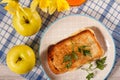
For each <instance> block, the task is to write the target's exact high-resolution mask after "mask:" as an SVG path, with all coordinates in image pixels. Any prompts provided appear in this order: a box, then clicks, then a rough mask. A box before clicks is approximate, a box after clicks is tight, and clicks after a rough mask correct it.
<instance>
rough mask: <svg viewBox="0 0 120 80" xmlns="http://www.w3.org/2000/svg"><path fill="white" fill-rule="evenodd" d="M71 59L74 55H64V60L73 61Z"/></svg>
mask: <svg viewBox="0 0 120 80" xmlns="http://www.w3.org/2000/svg"><path fill="white" fill-rule="evenodd" d="M71 60H72V57H71V55H70V54H68V55H65V56H64V59H63V62H68V61H71Z"/></svg>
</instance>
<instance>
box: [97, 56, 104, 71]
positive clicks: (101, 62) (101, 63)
mask: <svg viewBox="0 0 120 80" xmlns="http://www.w3.org/2000/svg"><path fill="white" fill-rule="evenodd" d="M105 61H106V57H103V58H102V59H99V60H97V61H96V64H97V67H96V68H98V69H100V70H103V69H104V67H105Z"/></svg>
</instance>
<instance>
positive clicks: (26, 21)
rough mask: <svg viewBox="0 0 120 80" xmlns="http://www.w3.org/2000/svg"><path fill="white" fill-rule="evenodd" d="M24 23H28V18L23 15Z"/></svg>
mask: <svg viewBox="0 0 120 80" xmlns="http://www.w3.org/2000/svg"><path fill="white" fill-rule="evenodd" d="M23 18H24V20H25V23H27V24H29V20H28V19H26V18H25V16H23Z"/></svg>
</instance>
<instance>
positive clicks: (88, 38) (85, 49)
mask: <svg viewBox="0 0 120 80" xmlns="http://www.w3.org/2000/svg"><path fill="white" fill-rule="evenodd" d="M103 55H104V50H103V49H102V47H101V46H100V44H99V42H98V40H97V39H96V37H95V34H94V32H93V31H92V30H91V29H85V30H83V31H80V32H79V33H77V34H75V35H73V36H70V37H68V38H66V39H64V40H62V41H60V42H58V43H56V44H54V45H52V46H50V47H49V48H48V65H49V68H50V69H51V71H52V72H53V73H55V74H61V73H65V72H68V71H71V70H75V69H77V68H79V67H80V66H82V65H84V64H86V63H88V62H91V61H94V60H96V59H99V58H100V57H101V56H103Z"/></svg>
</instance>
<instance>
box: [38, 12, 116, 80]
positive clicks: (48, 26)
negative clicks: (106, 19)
mask: <svg viewBox="0 0 120 80" xmlns="http://www.w3.org/2000/svg"><path fill="white" fill-rule="evenodd" d="M71 16H84V17H87V18H90V19H93V20H95V21H97V22H98V23H100V24H101V25H102V26H103V27H104V28H105V29H106V31H107V32H108V35H109V36H110V38H111V40H112V42H113V48H114V59H113V60H114V61H113V64H112V66H111V69H110V71H109V73H108V74H107V76H105V78H104V80H106V79H107V78H108V77H109V76H110V74H111V72H112V70H113V68H114V66H115V60H116V48H115V42H114V39H113V37H112V35H111V34H110V32H109V30H108V29H107V27H106V26H105V25H104V24H103V23H102V22H100V21H99V20H97V19H95V18H94V17H92V16H89V15H86V14H70V15H65V16H62V17H60V18H57V19H56V20H55V21H53V22H52V23H51V24H49V25H47V26H46V28H45V29H44V30H43V31H42V33H41V38H40V40H39V42H40V44H39V49H38V55H39V61H40V62H41V61H42V60H41V58H40V46H41V42H42V39H43V37H44V35H45V33H46V32H47V31H48V30H49V28H50V27H51V26H52V25H54V24H55V23H56V22H59V21H60V20H61V19H63V18H67V17H71ZM42 65H43V64H41V65H40V66H41V68H42V71H43V72H44V73H45V75H46V76H47V80H51V79H50V77H49V76H48V75H47V73H46V72H45V70H44V68H43V67H42Z"/></svg>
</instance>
